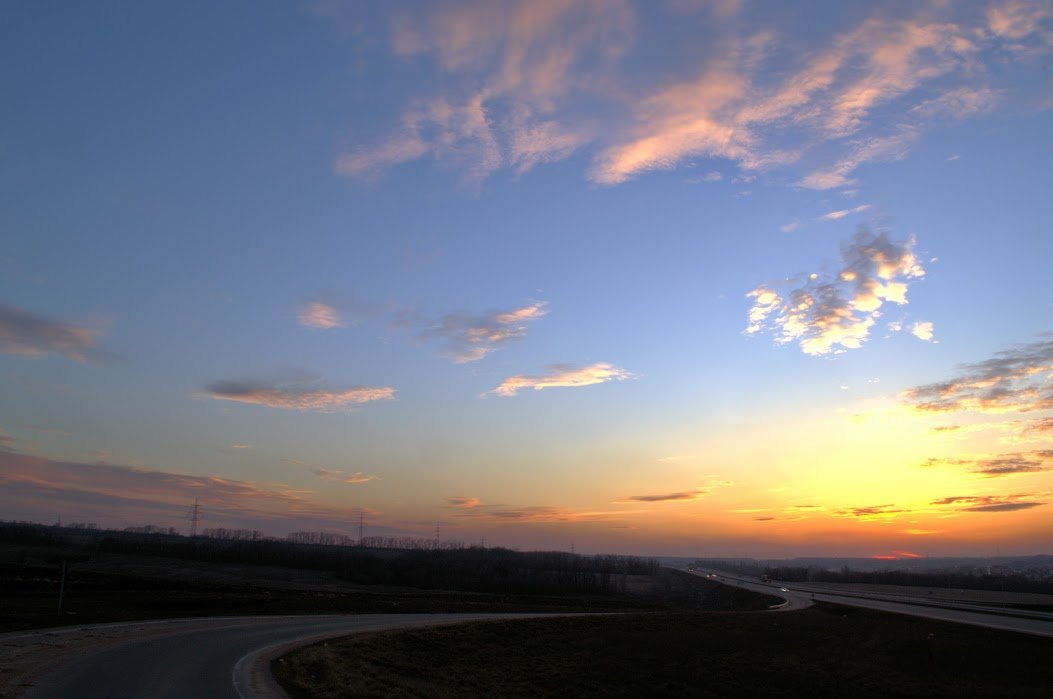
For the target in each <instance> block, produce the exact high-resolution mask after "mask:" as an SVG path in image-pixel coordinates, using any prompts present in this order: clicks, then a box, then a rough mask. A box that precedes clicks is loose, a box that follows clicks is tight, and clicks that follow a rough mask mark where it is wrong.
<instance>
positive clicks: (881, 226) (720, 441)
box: [0, 0, 1053, 558]
mask: <svg viewBox="0 0 1053 699" xmlns="http://www.w3.org/2000/svg"><path fill="white" fill-rule="evenodd" d="M0 94H2V95H3V99H2V100H0V518H3V519H15V520H31V521H41V522H55V521H60V520H61V521H62V522H63V523H69V522H91V523H96V524H98V525H99V526H103V527H126V526H142V525H144V524H154V525H158V526H163V527H176V528H177V529H179V530H180V531H182V532H187V531H188V530H189V526H190V524H189V522H188V521H187V514H188V512H189V510H190V507H191V506H192V505H193V503H194V501H195V500H197V501H198V502H199V503H200V507H201V522H200V524H199V526H200V527H202V528H204V527H223V528H248V529H258V530H261V531H263V532H265V533H267V534H272V535H276V536H283V535H285V534H286V533H288V532H291V531H302V530H311V531H328V532H338V533H345V534H349V535H352V536H357V532H358V525H359V522H360V521H361V522H362V523H363V532H364V534H365V535H366V536H410V537H428V538H431V537H434V536H439V537H440V539H441V540H443V541H448V542H454V541H456V542H465V543H476V542H485V543H486V544H487V545H496V546H507V547H513V548H520V549H524V550H532V549H558V550H570V549H571V548H573V549H574V550H576V551H579V552H613V553H633V554H654V555H685V556H693V555H698V556H756V557H771V558H784V557H792V556H800V555H836V556H893V557H902V558H909V557H915V556H943V555H983V556H988V555H995V554H999V553H1000V554H1003V555H1005V554H1030V553H1053V527H1051V526H1049V523H1050V521H1051V517H1053V334H1050V333H1051V331H1053V322H1051V321H1053V275H1051V273H1050V271H1049V269H1050V267H1049V260H1050V259H1051V258H1053V242H1051V241H1053V235H1051V233H1053V231H1051V223H1050V222H1051V221H1053V197H1051V196H1050V193H1051V191H1053V190H1051V182H1053V178H1051V176H1050V163H1053V3H1051V2H1048V1H1041V0H1038V1H1035V2H1021V1H1017V0H1004V1H1001V2H979V1H978V2H961V3H958V2H955V3H950V2H930V3H924V2H901V3H895V2H858V3H838V2H805V3H792V4H791V3H783V2H774V1H772V2H749V1H748V0H744V1H742V2H737V1H734V0H699V1H696V0H663V1H660V0H654V1H647V2H631V1H630V0H575V1H573V2H571V1H570V0H534V1H531V2H512V1H487V2H482V1H480V2H472V1H461V2H429V3H419V2H384V3H371V2H347V3H343V2H335V1H329V0H317V1H313V2H311V1H305V2H272V1H267V0H263V1H253V2H225V3H212V2H203V1H201V2H199V1H193V0H191V1H187V2H179V3H142V2H111V3H106V4H103V5H100V4H96V3H82V2H56V1H51V0H41V1H39V2H21V3H3V4H2V5H0Z"/></svg>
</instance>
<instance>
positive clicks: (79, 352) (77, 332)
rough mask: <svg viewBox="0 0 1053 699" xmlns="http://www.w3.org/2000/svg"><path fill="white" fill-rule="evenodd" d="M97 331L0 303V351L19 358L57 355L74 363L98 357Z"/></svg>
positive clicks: (99, 354)
mask: <svg viewBox="0 0 1053 699" xmlns="http://www.w3.org/2000/svg"><path fill="white" fill-rule="evenodd" d="M99 334H100V333H99V331H98V330H97V329H94V328H88V327H84V326H82V325H76V324H73V323H67V322H64V321H60V320H52V319H50V318H45V317H43V316H38V315H35V314H33V313H30V312H29V311H25V310H22V309H21V308H15V307H14V306H8V305H7V304H5V303H0V352H4V353H5V354H13V355H16V356H21V357H39V356H41V355H45V354H59V355H62V356H63V357H66V358H67V359H72V360H74V361H76V362H82V363H83V362H87V361H90V360H92V359H96V358H98V357H100V356H101V353H100V352H98V351H97V350H96V349H95V344H96V341H97V338H98V336H99Z"/></svg>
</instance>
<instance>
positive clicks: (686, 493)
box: [616, 478, 734, 503]
mask: <svg viewBox="0 0 1053 699" xmlns="http://www.w3.org/2000/svg"><path fill="white" fill-rule="evenodd" d="M732 485H734V483H732V482H731V481H729V480H717V479H715V478H710V479H709V480H708V482H706V483H705V484H704V485H702V486H701V487H698V488H694V489H692V490H683V491H680V492H676V493H663V494H660V495H629V496H627V497H625V498H622V499H621V500H617V501H616V502H617V503H632V502H686V501H690V500H699V499H701V498H703V497H705V496H706V495H709V494H710V493H712V492H713V490H714V489H716V488H726V487H730V486H732Z"/></svg>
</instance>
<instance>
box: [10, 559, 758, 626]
mask: <svg viewBox="0 0 1053 699" xmlns="http://www.w3.org/2000/svg"><path fill="white" fill-rule="evenodd" d="M63 557H65V558H67V559H69V560H71V561H72V562H71V563H70V564H69V567H68V572H67V579H66V586H65V594H64V600H63V606H62V609H63V612H62V614H61V615H59V614H58V613H57V611H58V595H59V586H60V576H61V558H63ZM774 601H775V600H774V598H767V597H764V596H762V595H755V594H753V593H748V592H746V591H743V590H737V589H735V588H729V587H724V586H721V585H716V584H714V583H710V582H709V581H705V580H702V579H700V578H697V577H694V576H689V575H687V574H685V573H680V572H678V571H671V570H668V569H659V570H658V571H657V573H656V574H655V575H649V576H645V575H636V576H627V578H626V585H625V591H623V592H619V593H618V594H573V593H565V594H530V593H522V592H520V593H493V592H473V591H449V590H434V589H433V590H422V589H416V588H412V587H405V586H402V587H399V586H391V585H386V586H385V585H360V584H355V583H352V582H349V581H348V580H346V579H344V578H341V577H340V576H338V575H335V574H334V573H332V572H331V571H325V570H311V569H302V568H294V567H287V566H273V565H261V564H234V563H217V562H204V561H194V560H186V559H179V558H169V557H163V556H154V555H130V554H123V553H105V552H101V553H97V552H93V553H92V554H91V555H90V556H87V555H84V554H83V552H82V551H80V550H79V549H63V548H56V547H39V546H38V547H34V546H14V545H10V544H2V543H0V632H4V631H18V630H23V629H31V628H40V627H48V626H66V625H71V624H78V625H79V624H93V623H102V622H113V621H135V620H143V619H164V618H177V617H195V616H226V615H257V614H340V613H359V614H368V613H410V612H535V611H536V612H559V611H575V612H577V611H626V610H652V609H685V608H686V609H715V610H720V609H759V608H765V607H767V606H768V605H769V604H771V603H773V602H774Z"/></svg>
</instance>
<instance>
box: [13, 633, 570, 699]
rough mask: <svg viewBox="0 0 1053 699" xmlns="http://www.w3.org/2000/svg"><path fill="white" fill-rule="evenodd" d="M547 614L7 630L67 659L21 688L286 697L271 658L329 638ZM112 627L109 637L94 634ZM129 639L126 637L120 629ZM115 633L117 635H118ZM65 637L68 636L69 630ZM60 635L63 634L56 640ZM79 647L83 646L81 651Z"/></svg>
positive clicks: (43, 692) (54, 695) (37, 693)
mask: <svg viewBox="0 0 1053 699" xmlns="http://www.w3.org/2000/svg"><path fill="white" fill-rule="evenodd" d="M540 616H553V615H551V614H550V615H545V614H364V615H326V616H321V615H319V616H292V617H225V618H219V619H193V620H173V621H166V622H155V623H154V625H153V626H151V625H150V624H144V623H139V624H110V625H100V626H99V627H90V626H88V627H81V628H71V629H60V630H47V631H39V632H34V633H23V634H4V635H3V636H0V643H2V644H3V645H4V646H8V647H10V646H18V645H22V646H24V647H28V646H31V645H32V644H33V643H34V642H36V643H47V644H50V645H51V646H52V647H54V646H55V645H56V644H58V645H59V647H61V648H62V649H63V650H64V653H63V654H62V656H63V658H64V659H61V660H59V662H57V663H56V664H55V665H54V666H52V667H50V668H47V669H46V670H44V671H38V672H36V673H31V674H30V675H29V676H28V677H25V678H23V679H22V680H21V686H19V687H17V688H16V689H15V693H16V695H19V696H25V697H27V698H36V697H47V698H48V699H58V698H59V697H77V698H78V699H80V698H84V699H90V698H93V697H110V698H112V697H149V698H151V699H155V698H157V697H210V698H212V697H214V698H217V699H219V698H231V699H245V698H247V697H278V696H285V694H284V693H283V692H281V690H280V688H279V687H278V686H277V684H276V683H275V682H274V680H273V678H272V677H271V674H270V670H269V663H270V660H271V658H273V657H278V656H280V655H281V654H282V653H284V652H286V651H288V650H291V649H292V648H294V647H297V646H299V645H303V644H305V643H308V642H312V641H316V640H322V639H324V638H328V637H335V636H344V635H347V634H351V633H357V632H363V631H380V630H386V629H406V628H416V627H421V626H433V625H438V624H451V623H462V622H467V621H482V620H496V619H522V618H530V617H540ZM99 630H102V631H105V632H108V633H109V636H110V638H109V640H108V641H107V642H106V643H102V644H100V643H98V642H97V641H93V640H92V639H93V638H94V637H96V636H97V634H96V633H95V631H99ZM122 631H123V632H124V636H125V637H124V638H120V637H119V636H120V634H121V632H122ZM115 634H116V635H115ZM64 635H65V636H66V638H65V640H63V636H64ZM56 639H57V640H56ZM78 648H80V651H79V652H78Z"/></svg>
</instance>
